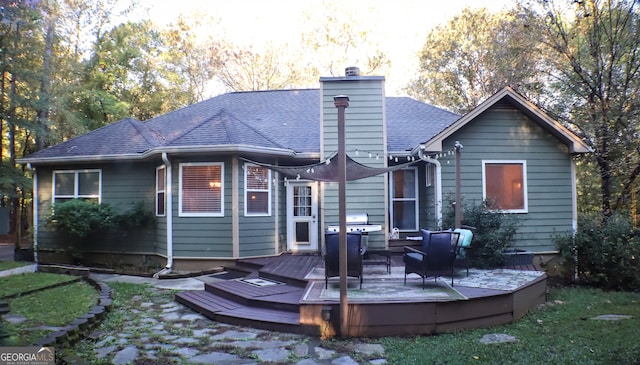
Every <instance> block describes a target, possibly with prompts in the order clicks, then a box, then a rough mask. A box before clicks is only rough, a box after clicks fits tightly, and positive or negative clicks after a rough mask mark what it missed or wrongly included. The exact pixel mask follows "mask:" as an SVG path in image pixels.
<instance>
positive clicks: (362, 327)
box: [176, 254, 546, 337]
mask: <svg viewBox="0 0 640 365" xmlns="http://www.w3.org/2000/svg"><path fill="white" fill-rule="evenodd" d="M237 265H238V266H239V267H242V268H244V269H245V270H246V271H247V276H245V278H263V279H270V280H275V281H278V282H281V283H282V284H276V285H268V286H256V285H251V284H249V283H246V282H243V281H241V280H239V279H229V280H220V281H211V282H207V283H206V284H205V290H204V291H185V292H181V293H178V294H176V301H178V302H179V303H182V304H184V305H185V306H187V307H189V308H191V309H193V310H195V311H197V312H200V313H202V314H203V315H205V316H207V317H209V318H211V319H213V320H215V321H221V322H225V323H229V324H235V325H242V326H251V327H255V328H261V329H267V330H272V331H286V332H293V333H306V334H312V335H323V336H324V335H329V336H331V335H335V334H336V333H337V332H336V331H337V328H339V327H340V326H339V323H337V322H335V320H334V319H332V320H331V322H324V321H323V319H322V311H323V310H325V308H327V305H328V306H329V307H332V308H333V307H336V306H337V305H338V304H337V303H329V304H327V303H324V304H319V305H316V304H309V303H304V304H300V302H301V299H302V297H303V296H304V294H305V292H306V288H305V286H306V284H307V281H306V280H305V279H304V278H305V277H306V275H307V274H308V273H309V272H310V271H311V270H312V269H314V268H315V267H318V266H322V256H319V255H303V254H299V255H298V254H283V255H280V256H276V257H265V258H254V259H242V260H238V262H237ZM392 265H393V266H398V265H403V263H402V262H401V257H399V255H394V256H392ZM513 269H521V270H522V269H524V270H537V271H540V270H539V268H537V267H535V266H533V267H530V266H527V267H517V268H515V267H514V268H513ZM365 279H366V278H365ZM365 282H366V280H365ZM455 288H456V289H457V290H458V291H460V292H461V293H462V294H463V295H465V296H466V297H467V298H468V299H469V300H467V301H454V302H448V303H445V302H431V303H428V302H425V303H422V302H415V303H389V302H383V301H381V302H367V303H362V304H350V313H351V314H350V316H355V317H354V318H353V319H352V320H353V321H355V323H356V324H352V325H351V326H350V327H349V329H348V331H349V333H348V334H347V335H349V336H373V337H376V336H387V335H403V334H429V333H436V332H443V331H450V330H461V329H465V328H476V327H479V326H492V325H498V324H504V323H508V322H511V321H513V320H514V319H517V318H520V317H521V316H522V315H524V314H525V313H526V312H527V311H528V310H529V309H530V308H533V307H534V306H536V305H538V304H541V303H542V302H544V292H545V289H546V277H543V278H541V279H540V280H538V281H534V282H531V283H529V284H528V285H525V286H524V287H522V288H518V289H517V290H514V291H512V292H510V291H500V290H493V289H487V288H473V287H464V286H457V285H456V287H455ZM332 311H333V312H334V313H337V311H338V308H337V307H336V308H333V309H332ZM429 312H431V313H432V314H433V318H430V317H429V316H427V314H428V313H429ZM390 313H394V315H389V314H390ZM425 316H426V317H425ZM336 317H337V316H336ZM381 318H384V319H385V320H387V321H386V322H384V321H383V322H380V319H381ZM417 318H422V321H421V322H420V321H416V319H417ZM325 331H327V332H326V333H325Z"/></svg>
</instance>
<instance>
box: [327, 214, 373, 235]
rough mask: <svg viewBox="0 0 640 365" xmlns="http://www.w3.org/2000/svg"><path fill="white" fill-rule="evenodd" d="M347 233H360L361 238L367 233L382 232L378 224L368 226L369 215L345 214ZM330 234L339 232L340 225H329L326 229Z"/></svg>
mask: <svg viewBox="0 0 640 365" xmlns="http://www.w3.org/2000/svg"><path fill="white" fill-rule="evenodd" d="M346 218H347V219H346V220H347V232H362V235H363V236H366V234H367V233H368V232H378V231H382V226H381V225H379V224H369V214H367V213H358V214H347V217H346ZM327 230H328V231H330V232H340V225H330V226H328V227H327Z"/></svg>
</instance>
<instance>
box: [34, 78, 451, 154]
mask: <svg viewBox="0 0 640 365" xmlns="http://www.w3.org/2000/svg"><path fill="white" fill-rule="evenodd" d="M386 103H387V105H386V112H387V134H388V140H387V142H388V146H387V149H388V150H389V151H394V152H399V151H405V150H410V149H411V148H413V147H416V146H417V145H418V144H420V143H422V142H425V141H427V140H429V139H430V138H431V137H433V136H435V135H436V134H437V133H439V132H440V131H442V130H443V129H444V128H445V127H447V126H448V125H450V124H452V123H453V122H454V121H456V120H457V119H458V118H459V116H458V115H456V114H453V113H450V112H448V111H445V110H442V109H439V108H436V107H434V106H431V105H428V104H424V103H422V102H419V101H416V100H414V99H411V98H407V97H387V98H386ZM319 143H320V91H319V90H318V89H304V90H277V91H256V92H233V93H227V94H223V95H220V96H217V97H214V98H211V99H208V100H205V101H202V102H199V103H196V104H193V105H190V106H187V107H184V108H182V109H178V110H176V111H173V112H170V113H167V114H164V115H161V116H158V117H156V118H153V119H150V120H148V121H146V122H144V123H143V122H139V121H136V120H134V119H130V118H127V119H124V120H121V121H119V122H116V123H113V124H111V125H108V126H105V127H102V128H100V129H97V130H94V131H92V132H89V133H87V134H84V135H81V136H78V137H76V138H73V139H71V140H68V141H66V142H63V143H61V144H58V145H56V146H53V147H50V148H48V149H45V150H42V151H39V152H36V153H34V154H32V155H30V156H27V157H26V158H24V159H22V161H24V162H31V161H38V160H48V159H51V160H57V159H66V158H80V157H83V156H84V157H87V158H97V157H105V156H109V157H118V156H121V157H127V156H131V155H140V154H143V153H145V152H149V151H150V150H152V149H154V148H156V149H158V150H162V149H163V148H198V147H203V146H209V147H210V146H225V145H245V146H255V147H259V148H275V149H282V150H291V151H295V152H296V153H305V152H319V151H320V145H319Z"/></svg>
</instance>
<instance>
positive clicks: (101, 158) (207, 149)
mask: <svg viewBox="0 0 640 365" xmlns="http://www.w3.org/2000/svg"><path fill="white" fill-rule="evenodd" d="M162 153H182V154H197V153H251V154H264V155H269V156H277V157H295V158H318V157H319V156H320V154H319V153H317V152H301V153H297V152H295V151H293V150H290V149H282V148H271V147H259V146H252V145H243V144H240V145H222V146H176V147H156V148H152V149H149V150H147V151H145V152H143V153H135V154H118V155H90V156H70V157H40V158H38V157H36V158H29V157H26V158H21V159H18V160H17V162H18V163H20V164H32V165H52V164H56V163H81V162H112V161H126V160H144V159H147V158H151V157H153V156H155V155H160V154H162Z"/></svg>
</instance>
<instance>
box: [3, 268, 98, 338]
mask: <svg viewBox="0 0 640 365" xmlns="http://www.w3.org/2000/svg"><path fill="white" fill-rule="evenodd" d="M0 279H1V280H0V290H2V291H4V292H5V293H6V292H9V291H10V292H16V291H17V290H18V289H20V288H22V290H23V291H26V288H29V289H33V288H37V287H44V286H47V285H44V283H48V284H55V283H64V282H69V281H70V280H73V279H76V277H74V276H69V275H58V274H44V273H33V274H22V275H13V276H9V277H6V278H0ZM8 289H11V290H8ZM97 301H98V293H97V292H96V290H95V289H94V288H93V287H92V286H91V285H89V284H87V283H86V282H84V281H79V282H76V283H72V284H68V285H63V286H59V287H56V288H51V289H45V290H41V291H37V292H35V293H32V294H28V295H20V296H18V297H16V298H15V299H10V300H9V308H10V313H11V314H12V315H19V316H23V317H25V318H27V320H26V321H24V322H22V323H19V324H11V323H8V322H3V323H2V324H3V326H4V327H3V328H2V329H0V332H1V333H3V334H6V335H9V336H8V337H0V346H28V345H30V344H32V343H34V342H35V341H37V340H38V339H40V338H42V337H45V336H46V335H47V334H48V333H49V332H51V330H34V328H36V327H39V326H64V325H67V324H69V323H71V322H72V321H73V320H74V319H76V318H77V317H79V316H81V315H83V314H85V313H87V312H88V311H89V310H90V309H91V308H92V307H93V306H94V305H95V304H96V303H97Z"/></svg>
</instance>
